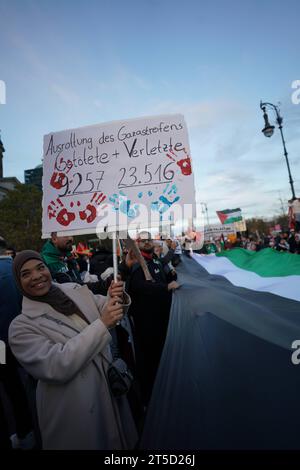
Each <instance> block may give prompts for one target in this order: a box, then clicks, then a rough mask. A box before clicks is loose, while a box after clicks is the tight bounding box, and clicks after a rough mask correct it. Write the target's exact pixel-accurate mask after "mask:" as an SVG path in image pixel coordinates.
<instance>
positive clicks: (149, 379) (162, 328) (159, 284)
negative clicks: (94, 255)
mask: <svg viewBox="0 0 300 470" xmlns="http://www.w3.org/2000/svg"><path fill="white" fill-rule="evenodd" d="M137 242H138V246H139V249H140V251H141V254H142V256H143V257H144V259H145V261H146V263H147V266H148V269H149V272H150V274H151V276H152V278H153V281H146V279H145V275H144V272H143V270H142V268H141V266H140V265H139V264H138V263H137V260H136V258H135V256H134V254H133V252H131V251H129V253H128V254H127V256H126V260H125V263H124V262H123V263H122V264H121V265H120V272H121V274H122V277H123V279H124V280H126V291H127V292H128V294H129V295H130V296H131V302H132V303H131V306H130V308H129V315H130V316H131V317H132V319H133V323H134V338H135V346H136V366H137V376H138V378H139V380H140V383H141V389H142V399H143V402H144V405H147V404H148V402H149V399H150V397H151V392H152V387H153V384H154V380H155V376H156V372H157V369H158V366H159V362H160V357H161V353H162V350H163V347H164V342H165V338H166V334H167V328H168V322H169V314H170V307H171V302H172V291H173V290H174V289H177V288H178V287H179V284H178V283H177V282H176V281H175V280H174V275H173V274H172V273H169V274H166V273H165V271H164V268H163V265H162V263H161V262H160V260H159V259H157V258H155V257H154V256H153V253H154V243H153V240H152V238H151V235H150V234H149V233H148V232H141V233H140V236H139V238H138V240H137Z"/></svg>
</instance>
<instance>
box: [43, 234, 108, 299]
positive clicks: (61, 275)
mask: <svg viewBox="0 0 300 470" xmlns="http://www.w3.org/2000/svg"><path fill="white" fill-rule="evenodd" d="M72 244H73V237H70V236H67V237H58V236H57V234H56V232H53V233H52V234H51V240H48V241H47V242H46V243H45V245H44V246H43V248H42V251H41V255H42V257H43V260H44V261H45V264H46V265H47V266H48V268H49V271H50V272H51V275H52V278H53V280H54V281H56V282H58V283H59V284H64V283H65V282H76V283H77V284H83V282H82V280H81V277H80V271H79V268H78V266H77V262H76V259H74V258H73V257H72V256H71V251H72ZM111 280H112V278H108V279H107V280H106V281H103V280H102V279H99V280H98V281H97V282H87V283H86V285H87V286H88V288H89V289H90V290H91V291H92V292H93V294H101V295H106V293H107V290H108V287H109V285H110V283H111Z"/></svg>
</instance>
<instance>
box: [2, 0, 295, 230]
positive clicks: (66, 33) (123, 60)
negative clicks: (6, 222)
mask: <svg viewBox="0 0 300 470" xmlns="http://www.w3.org/2000/svg"><path fill="white" fill-rule="evenodd" d="M299 17H300V3H299V2H298V1H297V0H287V1H286V2H282V1H277V0H261V1H257V0H251V1H250V0H246V1H244V2H240V1H234V0H228V1H227V0H217V1H213V2H204V1H201V0H198V1H197V0H186V1H185V2H182V1H178V0H173V1H169V0H147V1H146V0H139V1H136V0H133V1H130V0H128V1H127V2H124V1H121V0H119V1H118V0H109V1H104V0H103V1H101V0H99V1H91V0H86V1H81V0H80V1H76V0H73V1H72V2H71V1H67V0H60V1H57V0H52V1H51V2H50V0H41V1H35V0H31V1H28V0H0V19H1V28H0V48H1V49H0V80H4V81H5V83H6V104H5V105H0V129H1V135H2V140H3V143H4V146H5V148H6V153H5V160H4V172H5V176H16V177H18V178H19V179H20V180H21V181H23V180H24V177H23V174H24V169H26V168H33V167H35V166H36V165H38V164H39V163H41V157H42V142H43V135H44V134H47V133H49V132H51V131H58V130H63V129H68V128H74V127H81V126H86V125H90V124H96V123H101V122H106V121H110V120H118V119H126V118H134V117H140V116H148V115H156V114H166V113H167V114H168V113H177V112H180V113H183V114H184V116H185V118H186V122H187V125H188V129H189V136H190V147H191V153H192V159H193V165H194V170H195V182H196V189H197V201H198V202H200V201H205V202H206V203H207V205H208V210H209V215H210V221H211V222H213V221H217V220H216V219H215V217H216V216H215V211H216V210H222V209H226V208H236V207H241V208H242V211H243V215H244V216H245V217H252V216H265V217H268V216H272V215H275V214H278V213H279V212H280V201H279V197H281V198H282V199H283V201H284V202H286V200H287V199H288V198H290V195H291V191H290V186H289V182H288V175H287V169H286V164H285V160H284V157H283V150H282V143H281V140H280V134H279V131H278V129H277V130H276V131H275V133H274V135H273V137H272V138H271V139H266V138H265V137H264V136H263V134H262V133H261V129H262V127H263V118H262V113H261V110H260V109H259V102H260V100H261V99H263V100H264V101H269V102H272V103H274V104H277V103H278V101H280V102H281V112H282V115H283V118H284V134H285V138H286V142H287V149H288V152H289V158H290V164H291V169H292V174H293V178H294V180H295V189H296V194H297V195H298V196H299V195H300V176H299V173H300V172H299V170H300V146H299V143H300V104H299V105H295V104H293V103H292V101H291V96H292V92H293V90H292V88H291V84H292V82H293V81H294V80H297V79H300V67H299V52H300V51H299V49H300V45H299ZM272 119H273V115H272V114H271V113H270V120H272Z"/></svg>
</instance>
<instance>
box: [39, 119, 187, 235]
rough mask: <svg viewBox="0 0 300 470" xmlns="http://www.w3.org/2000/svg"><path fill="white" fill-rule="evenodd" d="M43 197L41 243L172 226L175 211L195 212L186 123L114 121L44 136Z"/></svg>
mask: <svg viewBox="0 0 300 470" xmlns="http://www.w3.org/2000/svg"><path fill="white" fill-rule="evenodd" d="M43 193H44V194H43V238H45V237H48V236H49V235H50V233H51V232H58V233H59V232H63V233H64V234H65V235H67V234H70V235H75V234H83V233H93V232H95V231H96V228H97V231H99V232H101V231H104V228H105V229H106V230H107V231H108V232H113V231H116V230H118V229H119V230H127V229H128V224H130V225H129V228H130V229H134V228H145V227H155V226H158V225H159V224H162V223H163V222H168V221H170V220H173V219H174V211H175V208H176V207H177V208H178V207H179V208H182V207H183V206H184V205H189V206H192V209H191V210H192V211H193V210H194V206H195V189H194V176H193V172H192V165H191V157H190V148H189V142H188V133H187V128H186V124H185V121H184V117H183V116H182V115H179V114H178V115H164V116H155V117H148V118H140V119H131V120H126V121H114V122H110V123H105V124H99V125H94V126H89V127H83V128H79V129H71V130H65V131H61V132H55V133H51V134H48V135H46V136H45V137H44V158H43ZM175 213H176V211H175ZM172 214H173V215H172ZM193 215H194V212H193V213H192V214H189V216H193ZM176 218H178V214H177V213H176Z"/></svg>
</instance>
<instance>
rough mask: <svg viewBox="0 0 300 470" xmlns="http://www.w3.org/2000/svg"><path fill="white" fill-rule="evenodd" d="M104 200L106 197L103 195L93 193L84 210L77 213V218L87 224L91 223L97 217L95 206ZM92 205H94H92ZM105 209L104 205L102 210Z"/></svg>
mask: <svg viewBox="0 0 300 470" xmlns="http://www.w3.org/2000/svg"><path fill="white" fill-rule="evenodd" d="M105 199H106V196H105V195H104V194H103V193H100V194H99V195H98V193H94V195H93V197H92V199H91V200H90V202H89V203H88V204H87V206H86V208H85V209H84V210H82V211H79V217H80V218H81V220H86V221H87V223H88V224H90V223H91V222H93V221H94V220H95V218H96V217H97V208H96V206H99V205H100V204H101V203H102V202H103V201H104V200H105ZM92 203H94V204H95V205H93V204H92ZM105 207H107V206H106V205H105V206H103V207H102V209H105Z"/></svg>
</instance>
